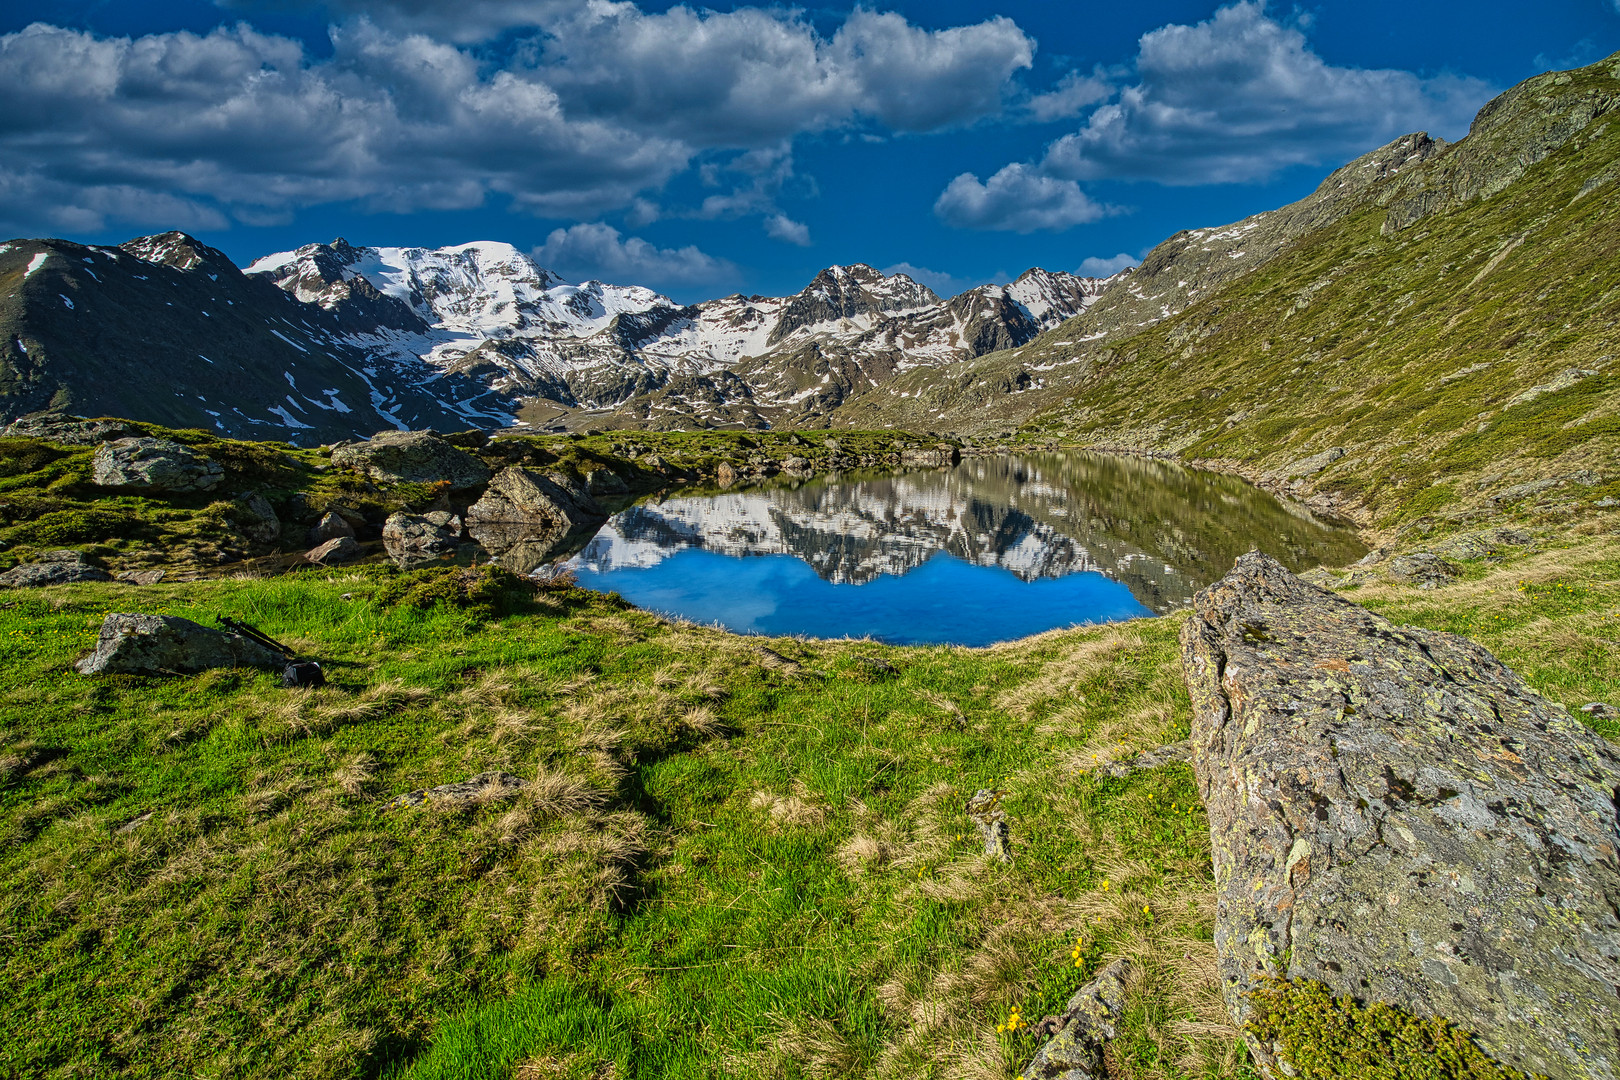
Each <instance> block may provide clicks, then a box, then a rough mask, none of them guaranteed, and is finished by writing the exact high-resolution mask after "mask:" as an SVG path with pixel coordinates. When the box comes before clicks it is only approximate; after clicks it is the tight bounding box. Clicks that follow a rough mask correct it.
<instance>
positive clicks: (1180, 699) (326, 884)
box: [0, 573, 1218, 1077]
mask: <svg viewBox="0 0 1620 1080" xmlns="http://www.w3.org/2000/svg"><path fill="white" fill-rule="evenodd" d="M388 588H389V583H388V581H387V580H386V579H383V580H379V575H375V574H360V573H355V574H345V575H341V576H334V577H328V576H326V575H324V574H317V573H307V574H303V575H296V576H293V577H284V578H278V579H273V580H263V581H260V580H243V581H220V582H209V583H194V584H189V585H179V586H161V585H160V586H155V587H149V588H146V589H134V588H128V587H123V586H94V585H91V586H73V587H64V588H56V589H50V590H45V591H43V592H31V593H26V594H13V596H14V598H11V597H8V598H7V600H6V601H5V605H4V606H3V608H0V641H3V642H5V643H6V645H7V646H8V648H7V651H6V657H7V659H6V663H5V665H4V668H3V675H0V678H3V684H0V728H3V731H4V742H5V745H6V747H7V749H6V751H5V755H6V760H5V762H4V769H5V773H6V777H7V779H6V782H5V787H4V788H3V791H0V829H3V830H4V831H3V835H4V837H5V847H4V855H3V861H0V867H3V870H0V874H3V877H4V880H5V881H6V882H7V884H8V887H7V889H6V891H5V896H4V900H3V901H0V905H3V906H0V924H3V929H0V933H3V934H4V935H5V936H6V940H7V941H8V942H9V943H11V944H12V947H11V948H8V949H7V950H5V952H4V953H0V971H3V973H4V978H5V985H6V987H7V990H6V992H5V994H4V997H3V1000H0V1024H3V1030H4V1031H6V1032H7V1035H6V1036H5V1038H4V1040H3V1042H0V1070H3V1071H7V1072H10V1073H16V1074H19V1075H73V1074H78V1073H81V1072H83V1071H84V1070H89V1071H91V1072H94V1071H95V1070H97V1069H106V1070H109V1071H115V1072H118V1073H119V1074H121V1075H131V1076H157V1075H172V1074H175V1073H179V1072H195V1073H198V1074H206V1075H281V1074H285V1073H287V1072H289V1071H293V1072H297V1073H299V1074H300V1075H331V1076H349V1075H378V1074H382V1073H387V1074H389V1075H407V1074H420V1075H424V1076H437V1075H480V1076H483V1075H492V1074H494V1075H498V1074H500V1073H501V1071H502V1070H503V1069H509V1068H510V1067H511V1066H512V1065H514V1064H516V1063H518V1062H519V1061H525V1060H530V1059H534V1058H537V1057H538V1058H543V1057H546V1056H547V1055H551V1056H556V1057H558V1058H559V1060H565V1061H569V1062H573V1063H574V1064H573V1065H569V1066H568V1067H569V1068H573V1067H574V1066H576V1065H577V1067H578V1069H580V1070H585V1071H586V1072H588V1070H589V1069H591V1068H595V1067H596V1065H597V1064H599V1063H600V1061H604V1060H607V1061H613V1062H614V1063H615V1064H616V1067H617V1068H618V1069H619V1071H620V1074H621V1075H625V1076H631V1075H634V1076H649V1077H650V1076H709V1075H715V1072H716V1070H717V1069H719V1070H721V1071H722V1072H723V1073H729V1074H732V1075H760V1074H761V1073H766V1074H769V1073H780V1074H782V1075H804V1074H807V1073H814V1072H816V1071H817V1070H823V1071H824V1070H825V1069H827V1068H830V1067H832V1066H829V1065H828V1062H829V1061H836V1062H837V1063H839V1064H837V1066H836V1070H835V1071H841V1070H845V1069H847V1068H853V1069H854V1070H855V1071H856V1072H866V1073H870V1074H873V1075H879V1074H887V1075H911V1074H913V1072H914V1069H915V1068H927V1067H934V1068H947V1067H952V1066H951V1063H953V1062H957V1063H959V1062H961V1061H963V1060H972V1061H980V1060H985V1061H988V1062H990V1063H992V1064H993V1065H994V1066H995V1067H997V1068H1006V1067H1010V1066H1012V1065H1013V1064H1015V1063H1016V1062H1017V1059H1018V1058H1019V1057H1020V1056H1021V1055H1027V1053H1029V1052H1030V1051H1031V1050H1032V1049H1033V1042H1032V1041H1031V1040H1029V1039H1028V1038H1027V1037H1024V1036H1009V1037H1005V1038H1002V1039H999V1040H997V1039H994V1038H989V1036H991V1035H993V1033H994V1031H993V1029H994V1026H995V1024H996V1022H997V1021H998V1019H1004V1018H1005V1015H1006V1012H1007V1010H1008V1009H1010V1008H1011V1007H1012V1006H1013V1005H1018V1006H1020V1007H1021V1009H1022V1010H1023V1012H1024V1013H1025V1015H1028V1016H1035V1017H1037V1018H1038V1016H1039V1014H1040V1011H1041V1010H1043V1009H1044V1010H1047V1011H1055V1010H1057V1009H1059V1008H1060V1007H1061V1005H1062V1003H1063V1001H1064V1000H1065V999H1066V997H1067V995H1068V994H1069V993H1072V991H1073V990H1074V989H1075V988H1076V987H1077V986H1078V985H1079V984H1080V982H1081V981H1082V980H1083V978H1084V977H1085V976H1086V975H1087V974H1088V973H1089V971H1090V970H1091V969H1092V968H1093V967H1094V966H1095V962H1096V961H1098V960H1100V958H1101V956H1102V955H1104V953H1106V952H1108V951H1109V950H1111V949H1118V948H1135V947H1138V945H1139V944H1140V941H1141V940H1142V938H1143V935H1144V934H1145V933H1146V932H1147V931H1148V930H1149V929H1150V928H1152V929H1153V930H1154V931H1155V932H1156V933H1157V932H1162V931H1165V930H1173V932H1175V933H1177V934H1179V935H1181V936H1183V937H1185V938H1186V939H1187V940H1188V941H1191V942H1196V943H1197V947H1198V948H1199V949H1200V950H1204V951H1207V950H1208V944H1207V941H1208V937H1209V925H1208V911H1207V906H1208V905H1207V900H1206V899H1205V894H1206V891H1207V878H1208V855H1207V836H1206V834H1205V828H1204V823H1203V820H1202V814H1201V811H1198V810H1197V809H1196V797H1195V794H1194V792H1193V789H1192V784H1191V777H1190V774H1189V773H1188V772H1187V770H1186V769H1185V768H1184V767H1172V768H1170V769H1166V770H1161V771H1160V772H1157V773H1152V774H1143V775H1141V776H1138V777H1136V778H1133V779H1131V780H1129V781H1115V780H1105V779H1097V778H1095V777H1093V776H1090V775H1088V774H1087V773H1086V772H1085V770H1084V769H1083V768H1081V763H1082V762H1089V761H1090V757H1089V754H1090V753H1092V752H1100V753H1102V754H1104V755H1108V754H1111V753H1124V752H1127V751H1129V750H1131V749H1133V748H1135V747H1137V746H1140V747H1142V748H1146V747H1147V746H1149V745H1157V744H1158V743H1159V742H1162V741H1164V740H1165V739H1167V738H1173V737H1178V736H1179V735H1181V734H1184V730H1185V724H1186V705H1185V700H1184V695H1183V693H1182V691H1181V689H1180V683H1179V676H1178V674H1177V672H1176V668H1175V664H1174V651H1175V645H1174V626H1173V625H1171V624H1168V623H1144V624H1141V625H1139V626H1138V625H1133V626H1130V627H1123V628H1115V629H1108V630H1099V631H1088V632H1078V633H1060V634H1053V635H1046V636H1043V637H1041V638H1037V639H1032V640H1031V641H1029V642H1026V643H1022V644H1020V645H1017V646H1010V647H1002V648H998V649H991V650H977V651H974V650H964V649H950V648H934V649H904V650H902V649H887V648H883V647H880V646H877V645H874V644H870V643H859V642H840V643H834V642H799V641H794V640H784V641H776V642H773V643H772V644H773V647H775V648H776V649H777V650H778V651H780V652H782V653H783V654H785V655H787V656H789V657H791V658H793V659H794V660H796V661H797V662H798V663H800V664H801V665H802V666H803V670H802V671H801V672H798V673H790V672H778V671H775V670H772V669H769V668H766V667H763V666H761V665H760V664H759V663H758V657H757V656H756V654H755V653H754V652H753V649H754V646H753V644H752V643H751V642H750V641H749V640H747V639H741V638H737V637H734V636H731V635H727V634H723V633H721V632H718V631H713V630H707V629H701V628H695V627H682V626H671V625H669V624H666V623H664V622H661V621H660V620H657V619H655V618H653V617H651V616H648V615H645V614H643V613H640V612H636V611H626V610H622V609H620V608H618V607H616V606H615V605H613V604H612V603H610V602H608V601H606V600H604V599H602V598H598V597H594V596H591V595H589V594H585V593H582V592H579V591H575V590H559V591H552V592H547V593H541V594H539V595H538V596H537V597H536V598H535V599H534V600H533V601H531V602H530V604H529V605H528V607H527V608H526V609H525V610H523V611H521V612H519V613H515V614H510V615H505V616H491V615H489V614H487V613H481V612H480V611H478V610H476V609H466V608H457V607H453V606H450V605H448V604H440V605H438V606H435V607H432V608H428V609H425V610H424V609H422V608H420V607H415V606H412V605H410V604H408V603H387V602H384V603H379V602H376V601H375V600H374V599H373V597H375V596H376V595H377V594H379V593H382V592H384V591H385V590H387V589H388ZM344 593H348V594H350V595H351V596H352V599H350V600H348V601H344V600H342V599H340V597H341V596H342V594H344ZM124 609H139V610H147V611H160V612H165V613H172V614H181V615H186V616H189V617H192V618H196V619H198V620H199V621H210V620H211V619H212V617H214V616H216V615H219V614H230V615H234V616H236V617H240V618H243V619H246V620H248V621H250V622H253V623H254V624H256V625H258V626H260V627H261V628H262V629H264V630H265V631H266V632H267V633H269V634H271V636H273V637H277V638H280V639H282V640H290V641H291V642H292V643H294V644H297V645H298V646H300V647H302V648H305V649H306V650H307V651H309V652H311V653H314V654H316V655H319V656H321V657H322V658H323V660H325V661H326V662H327V664H328V671H329V672H330V673H331V675H332V678H333V685H332V686H330V687H328V688H325V689H322V690H320V691H314V692H310V691H284V690H282V689H281V688H280V687H279V686H278V685H276V682H275V678H274V675H273V674H272V673H256V672H240V671H239V672H213V673H210V674H207V675H203V676H198V677H194V678H184V679H144V678H136V677H114V678H108V679H88V678H84V677H82V676H79V675H77V674H75V673H73V672H72V671H71V669H70V666H69V665H70V662H71V660H72V658H73V656H74V655H75V654H76V653H78V652H80V651H82V650H83V649H85V648H87V647H88V646H89V645H90V644H91V643H92V641H93V638H94V633H95V629H96V627H97V626H98V625H99V622H100V620H101V617H102V616H103V615H104V614H105V613H106V612H107V611H110V610H124ZM875 655H881V656H885V657H888V658H890V659H891V660H892V661H893V662H895V663H896V664H897V666H899V667H900V668H901V672H900V674H899V675H898V676H890V677H878V676H876V675H870V674H867V672H868V670H869V669H868V668H866V667H864V666H862V665H859V664H858V663H857V662H856V661H855V658H856V657H857V656H875ZM1054 672H1062V673H1063V674H1062V676H1060V677H1056V678H1055V677H1054ZM1121 705H1126V706H1129V707H1130V708H1131V709H1132V710H1133V714H1135V715H1136V719H1135V720H1134V721H1132V722H1130V723H1129V724H1127V725H1125V726H1124V727H1122V726H1121V723H1120V720H1119V709H1120V707H1121ZM1036 747H1039V752H1036V750H1035V748H1036ZM497 768H499V769H506V770H509V771H513V772H517V773H518V774H519V775H522V776H526V777H530V778H536V777H538V778H549V780H548V782H550V783H553V784H554V785H555V783H557V782H559V781H560V780H567V781H569V782H571V783H573V784H575V785H576V786H577V787H578V788H579V790H583V791H586V792H589V793H590V797H589V798H588V799H585V800H584V801H582V802H579V803H578V805H569V806H566V807H564V808H562V809H557V808H556V807H554V806H552V805H551V804H550V803H548V802H547V801H546V800H545V799H544V798H542V797H540V796H538V795H536V796H534V797H533V798H529V797H527V796H526V797H524V798H520V799H518V800H516V801H514V802H512V803H503V804H495V805H490V806H487V807H480V808H476V809H473V810H471V811H466V812H455V813H451V812H443V811H434V810H405V811H392V812H384V811H383V809H382V807H383V805H384V804H385V803H386V802H387V800H388V799H389V798H390V797H392V795H394V794H397V793H398V792H400V791H406V790H410V789H412V788H418V787H423V786H428V785H432V784H435V783H442V782H446V781H450V780H459V779H463V778H465V777H466V776H468V775H471V774H472V773H476V772H480V771H485V770H488V769H497ZM537 786H538V785H537ZM980 786H985V787H999V788H1001V789H1003V790H1005V791H1006V792H1007V793H1008V794H1007V797H1006V804H1007V806H1008V808H1009V811H1010V813H1011V816H1012V821H1013V830H1014V843H1015V850H1016V853H1017V858H1016V860H1015V861H1014V863H1013V864H1012V866H1011V867H1003V866H1001V865H1000V864H995V863H990V862H987V861H986V860H984V859H982V858H981V857H979V856H977V855H976V854H975V850H976V847H977V844H976V841H975V840H974V839H973V838H972V836H971V835H970V834H971V832H972V830H971V826H970V823H969V822H968V820H967V818H966V816H965V814H964V813H963V812H962V803H963V802H964V801H965V799H966V796H967V794H969V793H971V791H972V790H974V789H975V788H976V787H980ZM1169 802H1174V803H1176V804H1177V805H1178V807H1180V809H1179V810H1178V811H1177V812H1176V813H1175V814H1174V815H1172V816H1169V817H1166V816H1164V815H1163V814H1162V813H1161V812H1160V807H1161V805H1165V804H1167V803H1169ZM146 814H151V815H152V816H151V817H150V818H146V819H145V820H144V822H143V823H142V824H140V825H138V826H137V827H135V828H134V829H133V831H130V832H127V833H119V832H117V831H116V830H117V829H118V828H120V827H122V826H124V825H126V824H127V823H129V822H131V821H135V820H137V819H140V818H141V817H142V816H143V815H146ZM1104 880H1108V881H1109V887H1108V888H1107V889H1103V887H1102V882H1103V881H1104ZM1139 902H1140V903H1139ZM1142 905H1148V906H1150V907H1151V909H1152V910H1151V911H1150V912H1149V913H1142V912H1141V911H1140V910H1139V907H1140V906H1142ZM1077 934H1084V935H1086V937H1087V939H1088V941H1089V942H1090V943H1091V944H1090V945H1088V951H1087V952H1086V953H1085V956H1086V958H1087V959H1086V962H1085V963H1084V964H1083V965H1082V966H1081V967H1079V968H1076V967H1075V966H1074V965H1073V964H1072V962H1070V960H1069V955H1068V954H1069V948H1070V947H1071V946H1072V945H1073V944H1074V938H1075V936H1076V935H1077ZM1159 977H1160V978H1161V979H1172V980H1173V979H1178V978H1180V977H1181V976H1179V975H1176V974H1175V973H1174V969H1173V967H1171V966H1166V967H1165V968H1164V969H1163V970H1162V971H1161V972H1160V973H1159ZM1206 997H1207V995H1206ZM1212 1001H1213V999H1210V1000H1205V1001H1203V1003H1202V1005H1201V1006H1200V1007H1202V1008H1204V1009H1205V1010H1206V1011H1208V1010H1209V1009H1210V1008H1212V1004H1211V1002H1212ZM902 1002H911V1003H913V1005H914V1004H915V1003H916V1002H928V1003H930V1008H931V1009H933V1010H934V1011H936V1012H937V1013H938V1015H939V1016H940V1017H943V1018H944V1019H943V1021H942V1027H938V1028H936V1026H933V1025H924V1026H923V1027H919V1026H918V1025H917V1024H916V1023H915V1022H914V1021H912V1020H910V1019H907V1018H908V1017H909V1016H910V1013H909V1012H908V1011H907V1008H905V1007H902V1006H901V1003H902ZM1190 1007H1191V1006H1190ZM587 1029H588V1031H589V1032H590V1034H589V1035H588V1036H585V1037H582V1036H580V1035H579V1032H580V1031H582V1030H587ZM490 1032H495V1033H498V1034H496V1035H490V1034H489V1033H490ZM1184 1042H1185V1040H1179V1039H1178V1037H1176V1036H1174V1035H1173V1034H1172V1033H1171V1032H1170V1031H1169V1029H1168V1027H1167V1026H1166V1024H1165V1023H1163V1022H1159V1021H1153V1020H1150V1019H1148V1018H1145V1017H1144V1019H1143V1027H1142V1032H1141V1035H1140V1037H1139V1038H1138V1039H1137V1040H1136V1041H1135V1042H1134V1043H1133V1045H1138V1044H1139V1048H1138V1050H1137V1051H1135V1052H1137V1053H1138V1054H1139V1055H1142V1056H1143V1057H1144V1060H1147V1059H1155V1060H1156V1059H1158V1058H1160V1057H1163V1056H1165V1055H1167V1054H1171V1053H1182V1052H1184V1051H1185V1047H1184V1046H1183V1043H1184ZM1212 1053H1213V1051H1212ZM581 1055H583V1057H582V1056H581ZM1217 1056H1218V1055H1217ZM576 1058H577V1059H578V1060H577V1061H576V1060H575V1059H576ZM587 1059H589V1060H587ZM727 1063H729V1064H727ZM582 1074H583V1073H582Z"/></svg>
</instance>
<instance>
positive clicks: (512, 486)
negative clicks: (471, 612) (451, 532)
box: [467, 465, 607, 573]
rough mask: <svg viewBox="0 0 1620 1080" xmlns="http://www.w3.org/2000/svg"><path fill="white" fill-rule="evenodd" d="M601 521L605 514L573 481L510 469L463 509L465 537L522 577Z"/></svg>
mask: <svg viewBox="0 0 1620 1080" xmlns="http://www.w3.org/2000/svg"><path fill="white" fill-rule="evenodd" d="M606 520H607V511H605V510H603V509H602V507H601V505H600V504H598V503H597V501H596V500H595V499H594V498H593V497H592V496H591V493H590V492H589V491H587V490H585V487H584V485H583V484H581V483H580V482H579V481H577V480H575V479H574V478H573V477H570V476H568V475H566V474H564V473H560V472H550V473H542V472H537V471H535V470H533V469H526V468H523V467H522V466H518V465H514V466H511V467H510V468H506V469H502V470H501V471H500V473H498V474H497V475H496V476H495V479H493V480H491V481H490V483H489V488H488V490H486V491H485V492H484V496H483V498H481V499H479V500H478V501H477V502H476V503H474V504H473V505H472V506H471V507H469V508H468V510H467V532H468V534H469V535H470V536H471V537H472V538H473V539H474V540H476V541H478V543H479V544H481V545H482V546H483V547H484V549H485V550H486V551H488V552H490V553H491V554H492V555H494V556H495V557H496V559H497V560H498V561H499V562H500V563H501V565H503V566H505V567H506V568H507V569H509V570H513V571H516V572H518V573H527V572H528V571H529V570H532V569H534V568H535V567H536V566H539V565H540V564H541V563H544V562H545V561H546V560H547V559H549V558H551V557H552V556H554V555H555V554H557V553H558V552H560V551H562V550H563V549H564V548H566V547H568V546H569V545H570V544H571V543H572V542H575V541H577V540H578V539H579V538H580V537H583V536H586V535H589V534H591V533H594V532H595V530H597V529H598V528H600V527H601V525H602V523H603V522H604V521H606Z"/></svg>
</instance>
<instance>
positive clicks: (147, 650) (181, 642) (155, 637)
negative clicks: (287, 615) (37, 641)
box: [73, 612, 288, 675]
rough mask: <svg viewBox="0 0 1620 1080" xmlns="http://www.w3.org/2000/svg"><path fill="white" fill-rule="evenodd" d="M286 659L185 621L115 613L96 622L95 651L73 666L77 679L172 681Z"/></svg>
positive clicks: (254, 643)
mask: <svg viewBox="0 0 1620 1080" xmlns="http://www.w3.org/2000/svg"><path fill="white" fill-rule="evenodd" d="M287 659H288V658H287V657H286V656H283V655H282V654H281V653H279V652H276V651H274V650H272V649H267V648H265V647H264V646H263V645H260V644H259V643H258V642H257V641H253V640H252V639H250V638H245V637H243V636H241V635H240V634H227V633H225V632H224V631H223V630H211V629H209V628H208V627H206V626H202V625H200V624H198V623H194V622H192V621H191V620H190V619H182V618H179V617H177V616H174V615H138V614H127V613H122V612H120V613H115V614H112V615H108V616H107V617H106V619H104V620H102V623H101V634H100V636H99V637H98V638H97V639H96V651H95V652H93V653H91V654H90V655H89V656H87V657H85V658H84V659H83V660H80V661H79V662H78V663H77V664H74V665H73V666H74V667H75V668H77V669H78V671H79V673H80V674H82V675H172V674H175V673H177V672H192V671H202V670H204V669H205V668H216V667H267V668H281V667H284V666H285V665H286V663H287Z"/></svg>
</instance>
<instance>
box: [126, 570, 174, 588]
mask: <svg viewBox="0 0 1620 1080" xmlns="http://www.w3.org/2000/svg"><path fill="white" fill-rule="evenodd" d="M168 574H169V572H168V571H167V570H125V571H124V572H123V573H121V574H118V575H117V577H116V580H118V581H122V582H125V583H127V584H130V585H156V584H157V583H158V582H160V581H162V580H163V579H164V578H165V577H167V576H168Z"/></svg>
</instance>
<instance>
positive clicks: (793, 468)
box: [782, 454, 815, 474]
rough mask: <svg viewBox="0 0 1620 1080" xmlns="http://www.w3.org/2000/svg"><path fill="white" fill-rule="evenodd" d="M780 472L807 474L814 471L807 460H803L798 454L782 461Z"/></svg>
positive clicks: (813, 467)
mask: <svg viewBox="0 0 1620 1080" xmlns="http://www.w3.org/2000/svg"><path fill="white" fill-rule="evenodd" d="M782 471H783V472H790V473H801V474H808V473H811V472H814V471H815V466H813V465H811V464H810V459H809V458H803V457H800V456H799V455H798V454H793V455H791V456H789V457H786V458H783V459H782Z"/></svg>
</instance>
